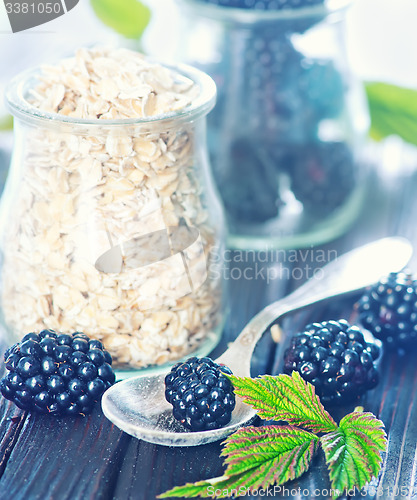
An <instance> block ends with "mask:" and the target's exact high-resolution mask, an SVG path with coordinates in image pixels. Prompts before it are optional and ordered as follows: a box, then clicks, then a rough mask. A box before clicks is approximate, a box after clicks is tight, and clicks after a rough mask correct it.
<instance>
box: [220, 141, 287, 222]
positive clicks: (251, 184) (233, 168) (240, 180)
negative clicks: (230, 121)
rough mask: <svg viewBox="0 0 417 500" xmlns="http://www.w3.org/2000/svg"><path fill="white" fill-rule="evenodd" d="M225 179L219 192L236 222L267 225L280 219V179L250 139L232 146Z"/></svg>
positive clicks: (223, 176)
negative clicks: (273, 219)
mask: <svg viewBox="0 0 417 500" xmlns="http://www.w3.org/2000/svg"><path fill="white" fill-rule="evenodd" d="M222 178H223V180H222V182H221V183H220V184H219V188H220V191H221V193H222V195H223V200H224V205H225V208H226V209H227V212H228V214H229V216H230V217H231V218H232V219H235V220H236V221H240V222H242V221H244V222H263V221H266V220H268V219H271V218H273V217H276V216H277V215H278V209H279V205H280V201H279V192H278V177H277V175H276V172H275V171H274V169H273V168H272V169H271V168H270V165H269V164H268V162H265V161H263V158H262V151H261V149H260V148H259V146H257V145H256V144H253V143H252V141H251V139H250V138H246V139H243V138H238V139H236V140H235V141H234V142H233V143H232V145H231V151H230V158H229V164H228V166H227V167H226V166H225V168H224V172H223V175H222Z"/></svg>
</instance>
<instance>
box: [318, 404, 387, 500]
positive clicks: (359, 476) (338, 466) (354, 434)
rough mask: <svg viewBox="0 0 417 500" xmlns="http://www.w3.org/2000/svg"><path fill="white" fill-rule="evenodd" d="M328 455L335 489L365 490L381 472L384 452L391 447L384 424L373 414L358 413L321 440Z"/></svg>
mask: <svg viewBox="0 0 417 500" xmlns="http://www.w3.org/2000/svg"><path fill="white" fill-rule="evenodd" d="M320 442H321V445H322V448H323V450H324V453H325V455H326V462H327V465H328V468H329V475H330V480H331V482H332V489H334V490H336V491H337V492H338V493H339V494H336V493H335V494H334V496H335V497H338V496H340V495H341V494H342V492H343V490H345V489H347V490H349V489H351V488H355V487H357V488H358V489H361V488H363V487H364V486H365V485H366V483H368V482H369V481H370V480H371V479H372V477H377V476H378V473H379V471H380V469H381V464H382V459H381V452H382V451H385V448H386V445H387V439H386V434H385V431H384V424H383V423H382V422H381V421H380V420H378V419H377V418H376V417H375V416H374V415H373V414H372V413H361V412H359V411H354V412H353V413H350V414H349V415H346V416H345V417H343V418H342V420H341V421H340V424H339V428H338V429H337V430H335V431H334V432H331V433H329V434H326V435H325V436H322V437H321V438H320Z"/></svg>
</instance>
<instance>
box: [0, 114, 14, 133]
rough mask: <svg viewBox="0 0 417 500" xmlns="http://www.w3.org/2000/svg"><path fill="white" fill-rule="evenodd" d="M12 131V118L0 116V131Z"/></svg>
mask: <svg viewBox="0 0 417 500" xmlns="http://www.w3.org/2000/svg"><path fill="white" fill-rule="evenodd" d="M12 129H13V117H12V116H11V115H5V116H0V131H5V130H12Z"/></svg>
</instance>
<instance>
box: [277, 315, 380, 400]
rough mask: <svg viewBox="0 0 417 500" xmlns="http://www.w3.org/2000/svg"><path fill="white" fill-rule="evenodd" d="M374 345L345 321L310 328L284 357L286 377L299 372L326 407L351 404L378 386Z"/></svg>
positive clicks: (306, 329)
mask: <svg viewBox="0 0 417 500" xmlns="http://www.w3.org/2000/svg"><path fill="white" fill-rule="evenodd" d="M378 356H379V348H378V347H377V346H376V345H375V344H369V343H366V342H365V340H364V337H363V334H362V332H361V331H360V329H359V328H358V327H356V326H350V325H349V323H348V322H347V321H346V320H343V319H342V320H339V321H323V322H322V323H312V324H310V325H307V326H306V328H305V331H304V332H302V333H298V334H297V335H295V336H294V337H293V338H292V339H291V344H290V347H289V348H288V349H287V350H286V352H285V355H284V373H287V374H291V372H292V371H298V372H299V374H300V375H301V377H302V378H303V379H304V380H306V381H307V382H310V383H311V384H313V385H314V386H315V388H316V394H317V395H318V396H319V397H320V399H321V400H322V402H323V403H339V402H343V403H345V402H347V401H350V400H352V399H354V398H356V397H357V396H360V395H361V394H363V393H364V392H366V391H367V390H369V389H372V388H373V387H375V386H376V385H377V383H378V372H377V370H376V367H375V366H374V360H375V359H377V358H378Z"/></svg>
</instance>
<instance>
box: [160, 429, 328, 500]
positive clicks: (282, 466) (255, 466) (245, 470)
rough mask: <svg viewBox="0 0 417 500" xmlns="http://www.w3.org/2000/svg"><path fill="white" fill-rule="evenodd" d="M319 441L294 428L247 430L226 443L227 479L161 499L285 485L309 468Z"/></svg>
mask: <svg viewBox="0 0 417 500" xmlns="http://www.w3.org/2000/svg"><path fill="white" fill-rule="evenodd" d="M318 445H319V438H318V437H317V436H315V435H314V434H312V433H311V432H308V431H305V430H303V429H297V428H296V427H293V426H290V425H288V426H263V427H246V428H243V429H240V430H238V431H237V432H235V433H234V434H233V435H231V436H230V437H229V438H227V439H226V441H225V448H224V450H223V451H222V455H223V456H226V459H225V463H226V464H227V469H226V471H225V474H224V476H222V477H220V478H215V479H211V480H210V481H200V482H198V483H194V484H192V483H189V484H186V485H185V486H180V487H176V488H173V489H172V490H170V491H167V492H166V493H164V494H163V495H160V497H159V498H168V497H173V496H174V497H192V496H200V497H203V498H207V497H210V496H214V491H216V490H217V491H216V493H218V492H219V491H221V492H222V493H221V494H220V495H217V494H216V498H223V497H226V496H231V495H232V494H233V490H235V491H236V490H238V491H242V492H243V491H245V492H246V491H248V490H249V489H250V490H251V491H256V490H258V489H260V488H262V489H266V488H268V487H269V486H271V485H273V484H277V485H279V484H283V483H285V482H287V481H289V480H291V479H295V478H297V477H299V476H301V474H303V473H304V472H305V471H306V470H307V469H308V468H309V466H310V462H311V460H312V458H313V455H314V453H315V451H316V450H317V448H318Z"/></svg>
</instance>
